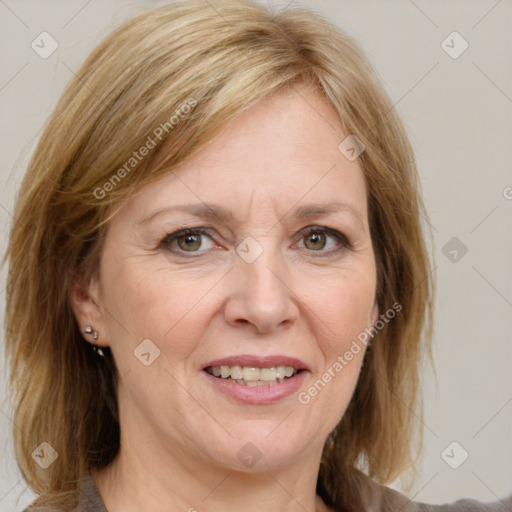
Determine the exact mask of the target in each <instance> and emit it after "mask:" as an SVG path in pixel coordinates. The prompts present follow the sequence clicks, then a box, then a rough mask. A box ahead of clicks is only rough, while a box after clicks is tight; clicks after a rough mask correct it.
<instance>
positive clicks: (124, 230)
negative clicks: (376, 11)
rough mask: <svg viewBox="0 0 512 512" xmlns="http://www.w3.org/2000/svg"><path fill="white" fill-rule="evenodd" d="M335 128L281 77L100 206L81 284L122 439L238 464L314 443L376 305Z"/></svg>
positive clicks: (364, 229) (293, 456)
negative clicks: (91, 278) (112, 207)
mask: <svg viewBox="0 0 512 512" xmlns="http://www.w3.org/2000/svg"><path fill="white" fill-rule="evenodd" d="M299 92H300V94H299ZM183 122H186V120H184V121H183ZM347 135H348V134H347V133H343V131H342V128H341V125H340V122H339V120H338V118H337V115H336V113H335V111H334V110H333V109H332V107H331V106H330V105H329V104H328V103H327V101H326V100H325V99H324V98H323V97H322V96H320V95H319V94H318V93H317V92H313V91H311V90H309V91H308V90H306V89H305V88H302V89H299V90H295V91H294V90H287V91H282V92H280V93H279V94H276V95H274V96H273V97H272V98H271V99H266V100H263V101H261V102H259V103H258V104H257V105H256V106H253V107H252V108H250V109H248V110H247V111H246V112H245V113H243V114H242V115H241V116H240V117H239V118H238V119H237V120H236V121H235V122H233V123H232V124H231V125H230V126H229V127H228V129H227V130H226V131H225V132H224V133H223V134H222V136H221V137H220V138H218V139H217V140H216V141H215V142H214V143H213V144H212V145H211V146H210V147H209V148H208V149H206V150H205V151H203V152H202V153H200V154H199V155H198V156H197V157H196V158H194V159H193V160H191V161H189V162H188V163H187V164H186V165H183V166H182V167H180V168H179V169H177V170H176V171H175V172H172V173H169V174H168V175H167V176H166V177H165V178H163V179H162V180H161V181H160V182H159V183H157V184H155V185H151V186H150V187H149V188H145V189H143V190H142V191H141V192H140V194H139V195H138V196H136V197H134V198H132V199H130V200H129V201H128V202H127V203H125V205H124V206H123V207H122V208H121V209H120V210H119V212H118V213H117V215H116V216H115V217H114V218H113V220H112V221H111V224H110V227H109V231H108V234H107V237H106V241H105V246H104V252H103V253H102V259H101V268H100V277H99V279H98V280H97V281H95V282H93V283H92V286H91V288H90V292H91V295H92V297H93V298H94V299H95V301H96V302H97V303H98V304H99V305H100V306H101V311H102V316H101V317H99V320H96V321H95V322H96V324H95V325H94V328H95V329H96V330H98V331H99V332H100V339H99V342H100V341H101V342H105V343H106V344H108V345H110V347H111V349H112V352H113V355H114V358H115V361H116V364H117V367H118V369H119V375H120V382H119V394H118V400H119V408H120V414H121V431H122V434H123V438H124V440H125V441H127V440H128V443H129V444H130V445H131V446H132V448H133V447H134V446H138V444H137V443H139V445H141V446H142V445H143V446H144V449H145V450H146V453H147V450H148V449H149V450H153V451H154V453H158V454H166V456H172V457H175V458H176V457H178V458H182V459H183V460H186V461H187V463H189V462H190V461H193V460H199V461H202V462H203V463H204V464H216V465H221V466H224V467H228V468H234V469H240V470H243V471H260V470H264V469H270V468H278V467H285V466H286V465H287V464H290V463H292V462H293V461H298V460H302V461H304V457H313V458H314V457H319V456H320V452H321V449H322V446H323V444H324V441H325V438H326V436H327V435H328V434H329V432H330V431H331V430H332V429H333V428H334V427H335V425H336V424H337V422H338V421H339V420H340V418H341V417H342V415H343V413H344V411H345V409H346V407H347V405H348V403H349V401H350V398H351V396H352V394H353V391H354V388H355V386H356V382H357V378H358V374H359V371H360V367H361V362H362V359H363V356H364V352H365V350H364V345H362V344H361V343H359V345H358V346H359V351H356V350H354V349H353V348H352V349H351V347H354V345H353V341H354V340H356V339H357V336H358V335H359V334H360V333H361V332H363V331H364V330H365V328H367V327H369V326H370V325H371V324H372V323H373V322H374V321H375V320H376V318H377V314H378V312H377V308H376V306H375V293H376V267H375V260H374V253H373V249H372V244H371V239H370V231H369V225H368V216H367V201H366V188H365V181H364V178H363V172H362V170H361V167H360V165H359V163H358V160H355V161H349V160H348V159H347V158H346V157H345V156H344V155H343V154H342V153H341V152H340V150H339V149H338V146H339V144H340V143H341V142H342V141H343V140H344V139H345V137H346V136H347ZM125 179H129V177H126V178H125ZM184 229H189V230H190V231H189V232H188V234H183V232H182V233H181V234H180V231H182V230H184ZM308 230H309V231H308ZM98 322H99V323H98ZM361 347H362V349H361ZM347 352H350V353H351V354H352V357H350V355H347ZM336 363H337V364H336ZM340 366H341V369H340ZM283 367H284V368H283ZM262 368H266V369H265V370H262ZM290 368H291V369H290ZM297 370H300V371H299V372H298V373H296V375H294V376H291V377H290V376H289V375H290V373H291V372H293V373H295V372H296V371H297ZM219 372H221V376H220V377H219V376H217V375H218V373H219ZM226 377H227V378H226ZM329 377H330V378H329ZM281 379H282V382H281ZM262 380H264V381H265V382H267V383H266V384H263V385H260V384H261V383H262Z"/></svg>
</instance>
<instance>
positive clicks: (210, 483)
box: [92, 439, 328, 512]
mask: <svg viewBox="0 0 512 512" xmlns="http://www.w3.org/2000/svg"><path fill="white" fill-rule="evenodd" d="M141 448H143V450H141ZM163 453H165V456H163ZM318 466H319V456H318V457H317V458H316V460H314V461H313V460H311V457H310V458H308V460H303V461H298V462H296V463H295V464H294V466H293V467H288V468H266V469H265V470H263V471H260V472H257V473H247V472H241V471H235V470H230V469H228V468H222V467H219V466H215V465H213V464H209V463H205V461H204V460H199V459H198V458H195V457H193V456H191V455H190V454H185V453H180V450H179V449H178V450H173V456H170V455H169V453H168V452H162V451H161V450H158V449H156V447H155V446H152V445H144V446H142V444H141V443H137V442H135V443H134V442H131V440H130V439H124V440H122V442H121V450H120V453H119V455H118V457H117V458H116V459H115V460H114V461H113V462H112V463H111V464H110V465H109V466H108V467H106V468H104V469H102V470H93V471H92V476H93V479H94V481H95V482H96V485H97V487H98V489H99V491H100V495H101V497H102V498H103V501H104V503H105V506H106V508H107V509H108V511H109V512H121V511H123V512H132V511H133V512H135V511H140V510H151V511H152V512H164V511H165V512H167V511H169V510H183V511H189V512H195V511H207V510H212V511H213V510H223V511H225V512H231V511H233V512H234V511H239V510H244V512H260V511H261V510H265V511H266V512H274V511H275V512H277V511H279V512H327V510H328V509H327V508H326V507H325V505H324V504H323V502H322V501H321V499H320V498H319V497H318V496H316V480H317V475H318Z"/></svg>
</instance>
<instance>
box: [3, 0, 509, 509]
mask: <svg viewBox="0 0 512 512" xmlns="http://www.w3.org/2000/svg"><path fill="white" fill-rule="evenodd" d="M422 215H423V216H424V215H425V212H424V207H423V203H422V200H421V196H420V192H419V183H418V176H417V173H416V169H415V165H414V159H413V155H412V151H411V148H410V145H409V143H408V141H407V137H406V135H405V133H404V130H403V127H402V125H401V123H400V121H399V119H398V118H397V116H396V114H395V112H394V111H393V109H392V106H391V104H390V102H389V99H388V98H387V97H386V95H385V94H384V92H383V90H382V88H381V86H380V85H379V83H378V82H377V80H376V78H375V76H374V74H373V71H372V70H371V68H370V66H369V64H368V63H367V61H366V60H365V58H364V56H363V54H362V52H361V51H360V50H359V49H358V47H357V46H356V45H355V44H354V42H353V41H352V40H351V39H350V38H348V37H347V36H346V35H345V34H343V33H341V32H340V31H339V29H337V28H335V27H333V26H331V25H330V24H328V23H327V22H326V21H325V20H323V19H321V18H320V17H318V16H316V15H314V14H312V13H310V12H308V11H304V10H301V9H290V10H287V11H285V12H283V13H281V14H279V15H273V14H272V13H270V12H269V11H268V10H266V9H265V8H264V7H261V6H258V5H257V4H253V3H250V2H245V1H243V2H241V1H226V2H219V3H217V2H216V3H215V9H213V7H212V6H211V5H208V4H205V3H204V2H195V1H187V2H183V3H180V4H173V5H169V6H164V7H161V8H158V9H155V10H153V11H149V12H147V13H145V14H143V15H141V16H139V17H137V18H135V19H134V20H131V21H130V22H128V23H127V24H125V25H124V26H122V27H121V28H119V29H118V30H117V31H116V32H114V33H113V34H112V35H111V36H109V37H108V38H107V39H106V40H105V41H104V42H103V43H102V44H101V45H100V46H99V47H98V48H97V49H96V50H95V51H94V52H93V53H92V54H91V56H90V57H89V58H88V60H87V61H86V62H85V64H84V65H83V66H82V68H81V70H80V71H79V72H78V73H77V76H76V78H75V79H74V80H73V81H72V82H71V83H70V85H69V86H68V88H67V90H66V91H65V93H64V94H63V96H62V98H61V100H60V102H59V104H58V105H57V107H56V109H55V112H54V113H53V114H52V116H51V118H50V120H49V122H48V125H47V126H46V128H45V131H44V133H43V135H42V137H41V140H40V142H39V145H38V147H37V149H36V152H35V155H34V157H33V159H32V162H31V163H30V166H29V169H28V172H27V175H26V177H25V180H24V182H23V185H22V189H21V192H20V196H19V199H18V203H17V209H16V213H15V217H16V219H17V222H16V223H14V225H13V229H12V232H11V238H10V243H9V247H8V251H7V253H6V258H9V275H8V287H7V320H6V326H7V329H6V331H7V332H6V338H7V354H8V356H9V358H10V362H11V365H12V373H11V382H12V385H13V389H14V391H15V392H16V395H15V397H16V413H15V418H14V422H15V423H16V425H18V426H19V427H20V429H19V430H15V431H14V438H15V446H16V454H17V460H18V464H19V467H20V470H21V472H22V474H23V476H24V478H25V479H26V481H27V483H28V485H29V486H30V487H31V488H32V489H33V490H34V491H35V492H37V493H38V494H40V498H39V499H38V500H36V502H35V503H34V504H33V505H32V506H31V507H30V508H29V509H28V510H79V511H85V510H103V511H105V510H109V511H110V512H116V511H120V510H123V511H131V510H141V509H146V510H150V511H155V512H158V511H160V510H189V511H193V510H212V511H213V510H221V509H222V510H240V509H242V508H243V509H244V510H249V511H250V510H253V509H254V510H256V509H257V510H266V511H270V512H272V511H274V510H276V511H277V510H280V511H282V510H287V511H288V510H289V511H292V510H307V511H308V512H309V511H311V512H313V511H334V510H338V511H339V510H343V511H360V510H378V511H391V510H393V511H395V510H403V511H413V510H420V511H428V510H445V508H443V507H435V506H429V505H424V504H421V503H413V502H411V501H410V500H408V499H407V498H406V497H405V496H403V495H401V494H399V493H397V492H396V491H393V490H391V489H389V488H387V487H385V484H386V483H388V482H390V481H392V480H393V479H394V478H395V477H396V476H397V475H398V474H400V473H401V472H402V471H404V470H405V469H407V468H408V467H410V465H411V462H412V460H413V458H414V446H413V444H414V443H413V434H414V432H415V429H416V428H417V427H418V424H417V422H416V421H415V417H414V416H413V413H412V411H413V410H415V409H417V407H416V406H417V405H421V404H420V402H421V399H420V396H419V393H418V391H419V382H418V368H419V365H420V362H421V360H422V356H423V355H425V354H426V355H429V354H430V334H431V322H432V291H433V284H432V282H431V281H430V279H429V278H427V277H426V276H428V275H429V273H430V272H429V268H430V263H429V257H428V254H427V251H426V245H425V241H424V235H423V233H422V230H421V223H420V218H421V216H422ZM404 404H406V405H407V406H406V407H404ZM420 440H421V436H418V437H417V441H420ZM510 509H511V507H510V500H509V501H508V503H506V502H505V501H500V502H498V503H496V504H494V505H487V506H484V505H479V504H478V503H476V502H473V501H469V500H463V501H461V502H458V503H457V504H454V505H453V506H452V507H449V508H448V510H452V511H455V510H489V511H491V510H492V511H495V510H510Z"/></svg>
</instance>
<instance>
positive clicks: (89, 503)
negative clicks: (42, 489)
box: [24, 475, 512, 512]
mask: <svg viewBox="0 0 512 512" xmlns="http://www.w3.org/2000/svg"><path fill="white" fill-rule="evenodd" d="M372 482H373V481H372ZM370 487H371V493H369V494H371V495H370V496H367V497H365V499H364V500H363V501H364V510H362V511H361V512H512V494H511V495H510V496H508V497H507V498H504V499H502V500H498V501H495V502H492V503H481V502H479V501H475V500H471V499H461V500H458V501H456V502H454V503H451V504H446V505H429V504H427V503H419V502H414V501H411V500H410V499H408V498H407V497H406V496H404V495H403V494H401V493H399V492H397V491H395V490H393V489H390V488H389V487H385V486H381V485H379V484H377V483H375V482H373V483H372V484H371V485H370ZM35 503H36V502H35ZM39 510H40V509H39V508H37V507H36V506H35V505H34V504H32V505H31V506H30V507H28V508H27V509H25V510H24V512H38V511H39ZM336 510H340V511H341V509H336ZM74 512H108V511H107V508H106V507H105V504H104V503H103V500H102V498H101V496H100V493H99V491H98V488H97V487H96V484H95V482H94V480H93V478H92V477H91V475H87V476H86V477H85V478H84V479H83V480H82V484H81V486H80V494H79V500H78V506H77V507H76V508H75V509H74Z"/></svg>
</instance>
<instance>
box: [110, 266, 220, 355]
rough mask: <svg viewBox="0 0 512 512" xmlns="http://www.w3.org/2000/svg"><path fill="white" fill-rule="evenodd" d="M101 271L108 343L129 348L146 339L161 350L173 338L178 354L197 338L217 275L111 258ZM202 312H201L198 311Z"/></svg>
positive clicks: (173, 346)
mask: <svg viewBox="0 0 512 512" xmlns="http://www.w3.org/2000/svg"><path fill="white" fill-rule="evenodd" d="M105 266H106V267H107V266H108V267H109V269H110V271H108V272H106V273H104V276H106V278H105V279H104V283H105V284H104V290H105V295H104V297H105V307H106V309H107V311H108V313H109V314H108V315H107V317H108V320H109V321H108V324H109V325H108V330H109V335H110V340H109V341H110V343H111V344H112V345H113V346H114V348H115V345H117V344H122V345H123V346H124V348H123V350H125V347H126V345H127V344H129V345H130V346H131V347H132V349H134V348H135V347H136V346H137V345H138V344H139V343H141V341H142V340H144V339H147V338H149V339H150V340H151V341H152V342H153V343H155V344H156V345H157V346H158V347H159V348H160V349H161V350H162V352H164V346H165V345H166V344H168V342H169V340H170V339H172V348H173V357H175V358H176V359H178V360H179V359H180V358H183V357H185V356H186V355H187V353H188V352H190V351H191V350H192V349H193V348H194V345H195V343H196V342H197V340H198V339H199V331H200V328H201V323H200V322H199V321H198V320H199V318H200V317H201V318H204V317H205V307H207V306H208V293H209V290H211V289H212V287H213V286H214V285H215V282H216V281H218V276H217V277H216V278H214V276H209V277H208V276H198V275H192V274H189V273H187V272H181V271H177V272H176V271H175V272H171V271H169V270H168V269H165V268H159V266H155V265H154V264H153V262H151V261H149V262H145V263H144V264H142V263H141V264H137V263H134V262H133V261H130V260H129V259H128V260H124V261H123V260H122V259H116V258H112V259H111V260H110V261H106V265H105ZM210 293H211V292H210ZM201 313H203V314H201Z"/></svg>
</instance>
